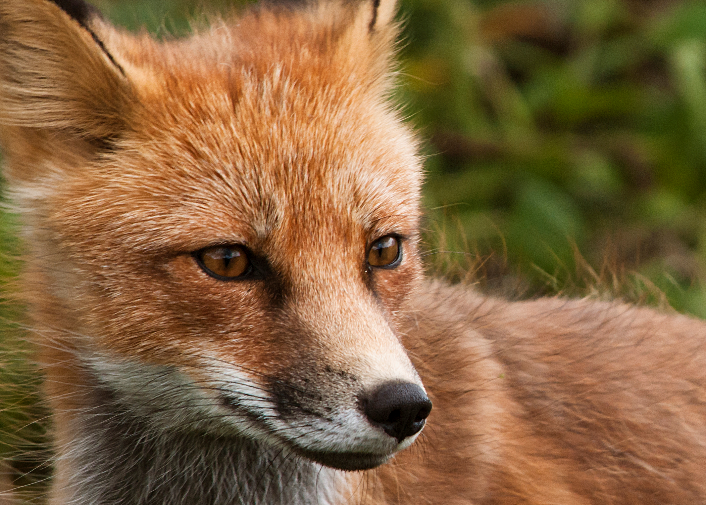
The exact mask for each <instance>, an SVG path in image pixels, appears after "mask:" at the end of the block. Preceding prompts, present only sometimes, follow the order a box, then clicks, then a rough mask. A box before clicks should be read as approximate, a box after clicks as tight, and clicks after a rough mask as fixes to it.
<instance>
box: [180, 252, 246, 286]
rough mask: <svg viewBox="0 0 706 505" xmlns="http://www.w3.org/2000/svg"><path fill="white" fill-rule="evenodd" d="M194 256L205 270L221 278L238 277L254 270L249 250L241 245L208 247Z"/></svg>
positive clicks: (212, 275)
mask: <svg viewBox="0 0 706 505" xmlns="http://www.w3.org/2000/svg"><path fill="white" fill-rule="evenodd" d="M194 257H195V258H196V262H197V263H198V264H199V266H200V267H201V268H202V269H203V271H204V272H206V273H207V274H208V275H210V276H211V277H214V278H216V279H219V280H231V279H238V278H241V277H244V276H246V275H248V274H249V273H250V272H251V271H252V265H251V263H250V258H248V252H247V250H246V249H245V247H243V246H239V245H224V246H214V247H207V248H205V249H201V250H200V251H197V252H196V253H195V254H194Z"/></svg>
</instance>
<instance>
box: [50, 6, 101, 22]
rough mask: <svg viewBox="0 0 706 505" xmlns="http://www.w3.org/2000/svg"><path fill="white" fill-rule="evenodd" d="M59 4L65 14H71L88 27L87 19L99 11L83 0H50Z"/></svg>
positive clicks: (96, 14)
mask: <svg viewBox="0 0 706 505" xmlns="http://www.w3.org/2000/svg"><path fill="white" fill-rule="evenodd" d="M50 1H51V2H53V3H55V4H56V5H58V6H59V8H60V9H61V10H63V11H64V12H65V13H66V14H68V15H69V16H71V17H72V18H73V19H75V20H76V22H78V24H80V25H81V26H83V27H85V28H88V21H89V20H90V19H91V18H92V17H94V16H100V12H99V11H98V9H96V8H95V7H94V6H92V5H91V4H89V3H87V2H85V1H84V0H50Z"/></svg>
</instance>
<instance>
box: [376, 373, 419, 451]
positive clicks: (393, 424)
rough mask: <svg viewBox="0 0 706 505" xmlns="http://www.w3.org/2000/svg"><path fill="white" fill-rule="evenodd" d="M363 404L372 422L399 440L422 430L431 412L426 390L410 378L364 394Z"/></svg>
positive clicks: (384, 385)
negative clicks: (367, 394)
mask: <svg viewBox="0 0 706 505" xmlns="http://www.w3.org/2000/svg"><path fill="white" fill-rule="evenodd" d="M362 406H363V411H364V412H365V415H366V416H368V419H369V420H370V422H371V423H372V424H373V425H375V426H379V427H380V428H382V429H383V430H384V431H385V433H387V434H388V435H390V436H391V437H394V438H396V439H397V441H398V442H402V440H404V439H405V438H407V437H411V436H412V435H414V434H415V433H417V432H419V430H421V429H422V428H423V427H424V423H425V420H426V418H427V416H429V412H431V401H429V398H428V397H427V395H426V393H425V392H424V390H423V389H422V388H420V387H419V386H417V385H416V384H412V383H409V382H389V383H387V384H383V385H382V386H381V387H380V388H379V389H377V390H376V391H374V392H373V393H372V394H371V395H369V396H367V397H365V398H363V401H362Z"/></svg>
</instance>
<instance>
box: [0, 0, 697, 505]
mask: <svg viewBox="0 0 706 505" xmlns="http://www.w3.org/2000/svg"><path fill="white" fill-rule="evenodd" d="M393 13H394V2H392V1H388V0H381V1H380V2H373V1H370V2H368V1H360V2H354V3H352V4H350V5H349V4H346V3H343V2H337V1H335V0H332V1H330V2H327V1H324V0H321V2H320V3H310V4H307V5H305V6H302V7H299V8H298V9H292V10H290V9H286V8H282V7H279V8H276V7H270V8H260V9H253V10H251V11H249V12H247V13H245V14H243V15H241V16H240V17H237V18H233V19H227V20H225V21H222V22H216V23H214V24H213V25H212V26H211V28H209V29H208V30H205V31H203V32H200V33H197V34H195V35H193V36H192V37H191V38H189V39H186V40H175V41H168V42H156V41H154V40H152V39H150V38H149V37H148V36H146V35H138V36H135V35H131V34H128V33H124V32H121V31H119V30H117V29H115V28H113V27H111V26H110V25H109V24H107V23H106V22H105V21H103V20H101V19H100V18H99V17H97V16H95V15H90V16H87V17H86V18H85V19H73V18H71V17H70V16H69V15H67V14H66V13H65V12H64V11H62V10H61V9H60V8H59V7H57V6H56V5H55V4H54V3H51V2H49V1H48V0H4V2H3V3H2V5H0V142H2V146H3V152H4V153H5V155H6V164H5V167H4V170H5V175H6V176H7V179H8V181H9V183H10V195H11V197H12V199H13V202H14V204H15V205H16V208H17V209H18V211H19V212H20V214H21V216H22V219H23V224H24V234H25V239H26V243H27V268H26V271H25V272H24V274H23V278H22V285H23V295H24V297H25V299H26V301H27V304H28V306H29V307H30V313H31V316H32V317H33V319H34V326H35V328H36V332H35V333H36V336H35V337H34V340H35V341H36V343H37V347H38V348H39V349H40V361H41V362H42V365H43V367H44V372H45V375H46V393H47V397H48V399H49V401H50V403H51V407H52V409H53V411H54V419H55V439H56V440H55V445H56V450H57V452H58V456H59V457H58V460H57V465H56V475H55V477H54V484H53V487H52V494H51V497H50V501H51V503H53V504H55V505H58V504H66V503H96V504H100V503H170V504H175V503H193V502H194V500H196V499H195V498H194V497H196V496H198V497H199V498H198V500H199V502H200V503H213V504H217V503H253V504H255V503H262V504H265V503H267V504H270V503H290V504H293V503H328V504H334V503H335V504H344V503H371V504H372V503H376V504H385V503H387V504H393V503H444V504H469V503H473V504H482V503H488V504H490V503H502V504H510V503H534V504H548V503H572V504H574V503H575V504H584V503H596V504H597V503H624V504H627V503H685V504H686V503H697V502H699V501H703V499H704V498H706V484H704V483H703V481H702V478H701V476H702V474H703V468H705V467H706V430H704V428H703V426H704V420H705V419H706V408H704V393H703V390H704V386H705V385H706V353H705V352H704V343H703V342H704V339H705V338H706V325H704V324H703V323H701V322H698V321H695V320H691V319H688V318H686V317H683V316H668V315H663V314H659V313H657V312H654V311H652V310H649V309H642V308H634V307H628V306H625V305H621V304H617V303H614V304H607V303H597V302H591V301H566V300H559V299H544V300H537V301H532V302H520V303H508V302H504V301H500V300H495V299H489V298H484V297H482V296H480V295H478V294H476V293H474V292H472V291H469V290H463V289H461V288H452V287H448V286H445V285H443V284H441V283H434V282H431V281H425V280H423V279H422V273H421V272H422V267H421V260H420V258H419V255H418V252H417V247H418V244H417V242H418V221H419V217H420V210H419V197H420V185H421V168H420V161H419V157H418V155H417V153H416V140H415V138H414V135H413V134H412V133H411V132H410V130H409V128H408V127H406V126H405V125H404V124H403V123H402V122H401V120H400V118H399V115H398V113H397V112H396V111H395V110H394V108H393V107H392V106H391V105H390V104H389V103H388V99H387V98H388V97H387V95H388V93H389V92H390V87H391V85H392V81H393V79H392V72H391V70H390V68H391V61H392V55H393V44H394V40H395V37H396V31H397V30H396V25H395V23H394V21H393V19H392V18H393ZM97 41H100V43H99V42H97ZM381 237H397V239H398V240H399V244H400V246H401V247H402V257H401V260H400V262H399V263H398V264H394V265H392V266H391V267H390V268H377V267H374V266H372V265H371V264H370V263H366V254H368V253H367V252H366V251H369V250H370V248H371V247H372V246H373V245H374V244H375V243H376V241H377V240H379V239H380V238H381ZM232 245H238V246H244V247H246V248H247V250H248V251H249V254H251V255H252V258H251V259H252V260H253V262H254V261H255V259H256V258H258V259H259V261H260V262H261V264H262V266H261V267H258V268H260V270H258V275H252V276H249V277H246V278H243V279H238V280H232V281H229V280H223V279H218V278H216V277H214V276H213V275H210V274H209V273H208V272H207V271H206V270H204V268H202V265H200V264H199V260H198V258H199V256H198V251H203V250H204V249H206V248H210V247H216V246H232ZM415 370H416V371H415ZM419 377H421V381H420V379H419ZM422 382H423V384H424V386H425V387H426V390H427V392H428V395H429V397H430V398H431V400H432V402H433V404H434V408H433V411H432V413H431V415H430V417H429V419H428V423H427V424H428V426H427V427H426V429H425V430H424V431H423V432H422V433H421V435H419V439H418V440H417V441H416V442H415V443H414V444H413V445H412V447H411V448H410V449H407V450H405V451H402V452H398V451H400V450H401V449H404V448H406V446H407V445H409V444H410V443H411V442H412V441H413V440H414V437H416V436H417V434H418V432H416V431H415V432H414V433H412V432H411V431H410V432H405V433H404V434H400V435H390V436H388V435H385V433H384V432H383V431H384V430H383V429H382V428H381V427H380V426H379V425H378V424H376V423H377V421H374V419H373V418H374V417H375V414H372V413H371V411H370V410H369V409H368V407H366V405H370V404H371V403H375V402H376V401H377V400H375V398H377V396H378V392H379V391H381V388H382V386H381V385H385V384H407V385H408V386H409V388H411V389H410V391H414V392H415V393H414V394H416V395H418V398H420V397H419V395H422V392H423V390H422V389H421V387H422V386H421V384H422ZM405 391H406V390H405ZM400 394H401V395H402V396H404V395H403V394H402V393H400ZM420 401H421V400H420ZM382 403H384V402H382ZM366 409H368V410H366ZM420 415H421V414H420ZM366 416H367V417H366ZM366 419H367V421H366ZM386 422H387V421H386ZM422 422H423V419H422ZM395 436H397V437H398V439H397V440H395V439H394V438H395ZM312 460H313V461H314V462H312ZM388 460H389V461H388ZM316 462H318V463H316ZM319 463H324V464H325V465H329V466H333V467H336V468H346V469H357V470H361V471H360V472H342V471H339V470H336V471H333V470H328V469H324V468H323V467H321V466H319ZM383 463H385V464H383ZM378 465H381V466H379V467H378V468H375V469H372V470H365V471H362V470H364V469H367V468H368V467H372V466H378ZM190 500H191V501H190Z"/></svg>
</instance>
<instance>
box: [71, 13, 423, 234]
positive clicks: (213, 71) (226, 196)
mask: <svg viewBox="0 0 706 505" xmlns="http://www.w3.org/2000/svg"><path fill="white" fill-rule="evenodd" d="M329 9H332V7H331V6H330V5H329V6H326V7H316V8H313V7H312V8H311V9H310V10H309V11H308V12H307V15H306V16H301V15H297V16H295V15H293V14H292V13H291V12H289V11H287V10H274V11H272V10H257V11H253V12H251V13H249V14H246V15H245V16H244V17H241V18H239V19H237V20H231V21H222V22H217V23H214V25H213V26H212V27H211V28H210V29H209V30H207V31H205V32H202V33H198V34H196V35H195V36H193V37H192V38H190V39H188V40H183V41H171V42H166V43H160V42H157V41H153V40H152V39H149V38H148V37H146V36H141V37H138V38H133V37H132V36H131V35H127V34H124V33H121V32H117V31H114V30H113V29H112V28H110V27H107V26H103V27H102V29H101V30H99V33H100V36H101V38H103V39H104V41H105V44H106V47H107V48H108V50H109V51H110V52H111V54H113V55H114V57H115V58H116V60H117V61H118V62H119V63H120V65H121V67H122V68H124V69H125V72H126V74H127V77H128V79H129V80H130V81H131V84H132V88H133V93H134V96H135V100H134V105H133V107H132V110H131V113H130V116H129V119H128V124H129V129H128V131H127V132H126V133H125V134H124V135H123V136H122V137H121V140H119V141H118V143H117V145H116V147H117V149H116V150H115V152H114V153H113V154H109V155H107V157H106V158H104V159H102V160H101V163H100V165H99V166H97V167H93V168H92V169H91V170H90V171H89V173H84V174H82V175H81V177H80V179H79V182H78V183H77V184H78V185H79V186H82V188H81V189H80V190H78V191H76V192H70V193H69V194H71V193H72V194H73V195H83V196H82V197H81V200H82V202H80V204H78V205H77V204H76V202H74V203H71V204H67V205H66V206H63V208H64V209H71V208H77V207H82V208H83V207H85V206H91V205H95V206H96V207H99V206H100V203H99V202H101V201H111V202H120V201H127V200H128V199H129V200H130V202H131V210H130V211H129V212H127V211H126V212H123V211H125V210H126V209H121V208H120V205H119V204H117V205H111V208H110V209H102V208H96V215H97V216H100V215H102V214H103V213H106V212H110V213H112V214H113V215H112V216H106V218H107V219H106V221H110V222H112V223H115V225H114V226H115V227H116V232H117V231H119V229H125V233H126V234H127V235H129V236H130V237H131V238H130V240H139V239H140V237H141V235H139V234H135V233H134V229H133V230H130V231H128V228H126V227H125V226H126V224H128V223H126V222H124V220H132V221H133V223H132V224H133V225H138V222H145V220H146V218H147V215H149V216H150V217H151V218H154V219H156V217H155V216H156V215H157V214H158V213H159V212H162V213H164V210H163V209H165V208H167V209H169V211H170V212H171V213H172V215H179V209H181V210H182V211H183V212H182V214H181V217H182V218H185V219H190V220H192V221H199V222H200V223H202V224H203V225H204V226H205V224H204V220H203V219H201V218H202V217H204V213H208V214H209V220H208V223H210V225H211V226H213V228H214V233H220V234H221V235H222V236H221V237H215V236H213V234H211V240H215V239H221V240H227V239H230V240H233V239H237V238H239V237H243V238H251V237H252V236H264V235H267V234H268V233H270V232H271V230H272V229H274V228H277V227H279V226H280V225H281V224H282V220H283V219H292V216H296V217H298V218H301V219H303V220H309V221H311V220H314V219H315V220H317V221H319V222H317V223H313V222H312V223H310V225H311V226H310V227H311V228H312V229H314V228H316V229H317V230H326V229H327V227H326V226H323V223H321V222H320V221H322V220H326V219H327V216H328V217H330V216H331V215H337V216H339V217H340V216H341V214H346V213H347V214H348V216H347V217H348V218H349V219H351V220H354V221H356V222H357V223H358V224H360V225H361V226H362V227H363V228H364V229H366V231H368V232H371V231H373V230H374V229H375V227H382V229H383V231H387V232H391V231H395V232H407V231H408V230H412V229H414V228H415V226H416V220H417V217H418V209H417V201H418V198H419V187H420V179H421V177H420V168H419V163H418V160H417V157H416V145H415V141H414V139H413V136H412V135H411V134H410V132H409V131H408V129H407V127H405V126H404V125H402V123H401V122H400V120H399V117H398V115H397V113H396V112H395V111H394V110H393V109H392V108H391V107H390V106H389V104H388V101H387V95H388V93H389V89H390V78H389V74H390V72H389V59H390V53H391V44H392V40H393V39H394V36H395V27H394V26H388V27H383V28H382V29H381V30H378V31H369V30H368V29H367V25H366V26H363V29H360V27H358V26H357V25H356V16H355V14H356V13H355V12H354V11H353V10H351V9H346V8H340V7H339V8H336V9H335V15H333V16H332V15H331V13H330V12H327V11H328V10H329ZM331 19H333V21H331ZM145 167H148V170H147V172H145ZM102 178H105V179H106V182H105V184H101V183H100V182H98V181H99V180H100V179H102ZM121 181H122V183H121ZM97 182H98V183H97ZM86 185H92V186H93V189H92V190H90V191H86V188H85V186H86ZM77 189H78V188H77ZM105 192H112V193H113V194H112V195H106V194H105ZM136 193H142V194H143V198H139V199H137V201H140V202H142V203H143V208H142V211H143V212H142V214H141V213H140V209H135V201H136V199H135V198H133V197H134V196H135V194H136ZM165 199H167V200H171V201H172V202H171V203H172V205H171V206H168V207H165V206H164V200H165ZM160 209H162V210H160ZM213 214H217V215H220V216H221V217H222V219H213V217H212V215H213ZM118 216H120V217H118ZM233 217H234V218H236V219H232V218H233ZM390 219H392V220H396V221H397V227H398V228H399V227H402V228H403V229H402V230H398V229H391V230H390V229H385V226H388V227H389V226H391V225H389V224H386V220H387V221H389V220H390ZM149 221H150V219H147V222H149ZM338 221H339V222H340V221H341V220H340V218H339V219H338ZM238 223H240V225H242V226H247V227H248V229H247V230H245V229H243V228H242V226H241V227H239V226H240V225H239V224H238ZM153 224H157V223H153ZM162 229H165V228H164V227H162ZM174 229H175V230H177V228H176V227H175V228H174ZM179 229H180V230H182V231H183V230H184V227H183V224H182V225H181V228H179ZM328 231H329V232H330V231H334V230H330V229H328ZM184 235H187V234H186V233H185V234H184ZM197 235H198V234H197ZM207 235H208V234H207ZM191 236H193V234H191ZM143 237H144V238H145V239H147V238H148V236H143ZM149 239H150V241H152V243H153V245H154V237H153V236H149ZM164 240H172V241H173V240H177V238H176V237H171V238H170V237H164ZM199 245H200V246H203V245H207V244H183V247H185V248H189V247H192V248H193V247H195V246H199Z"/></svg>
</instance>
